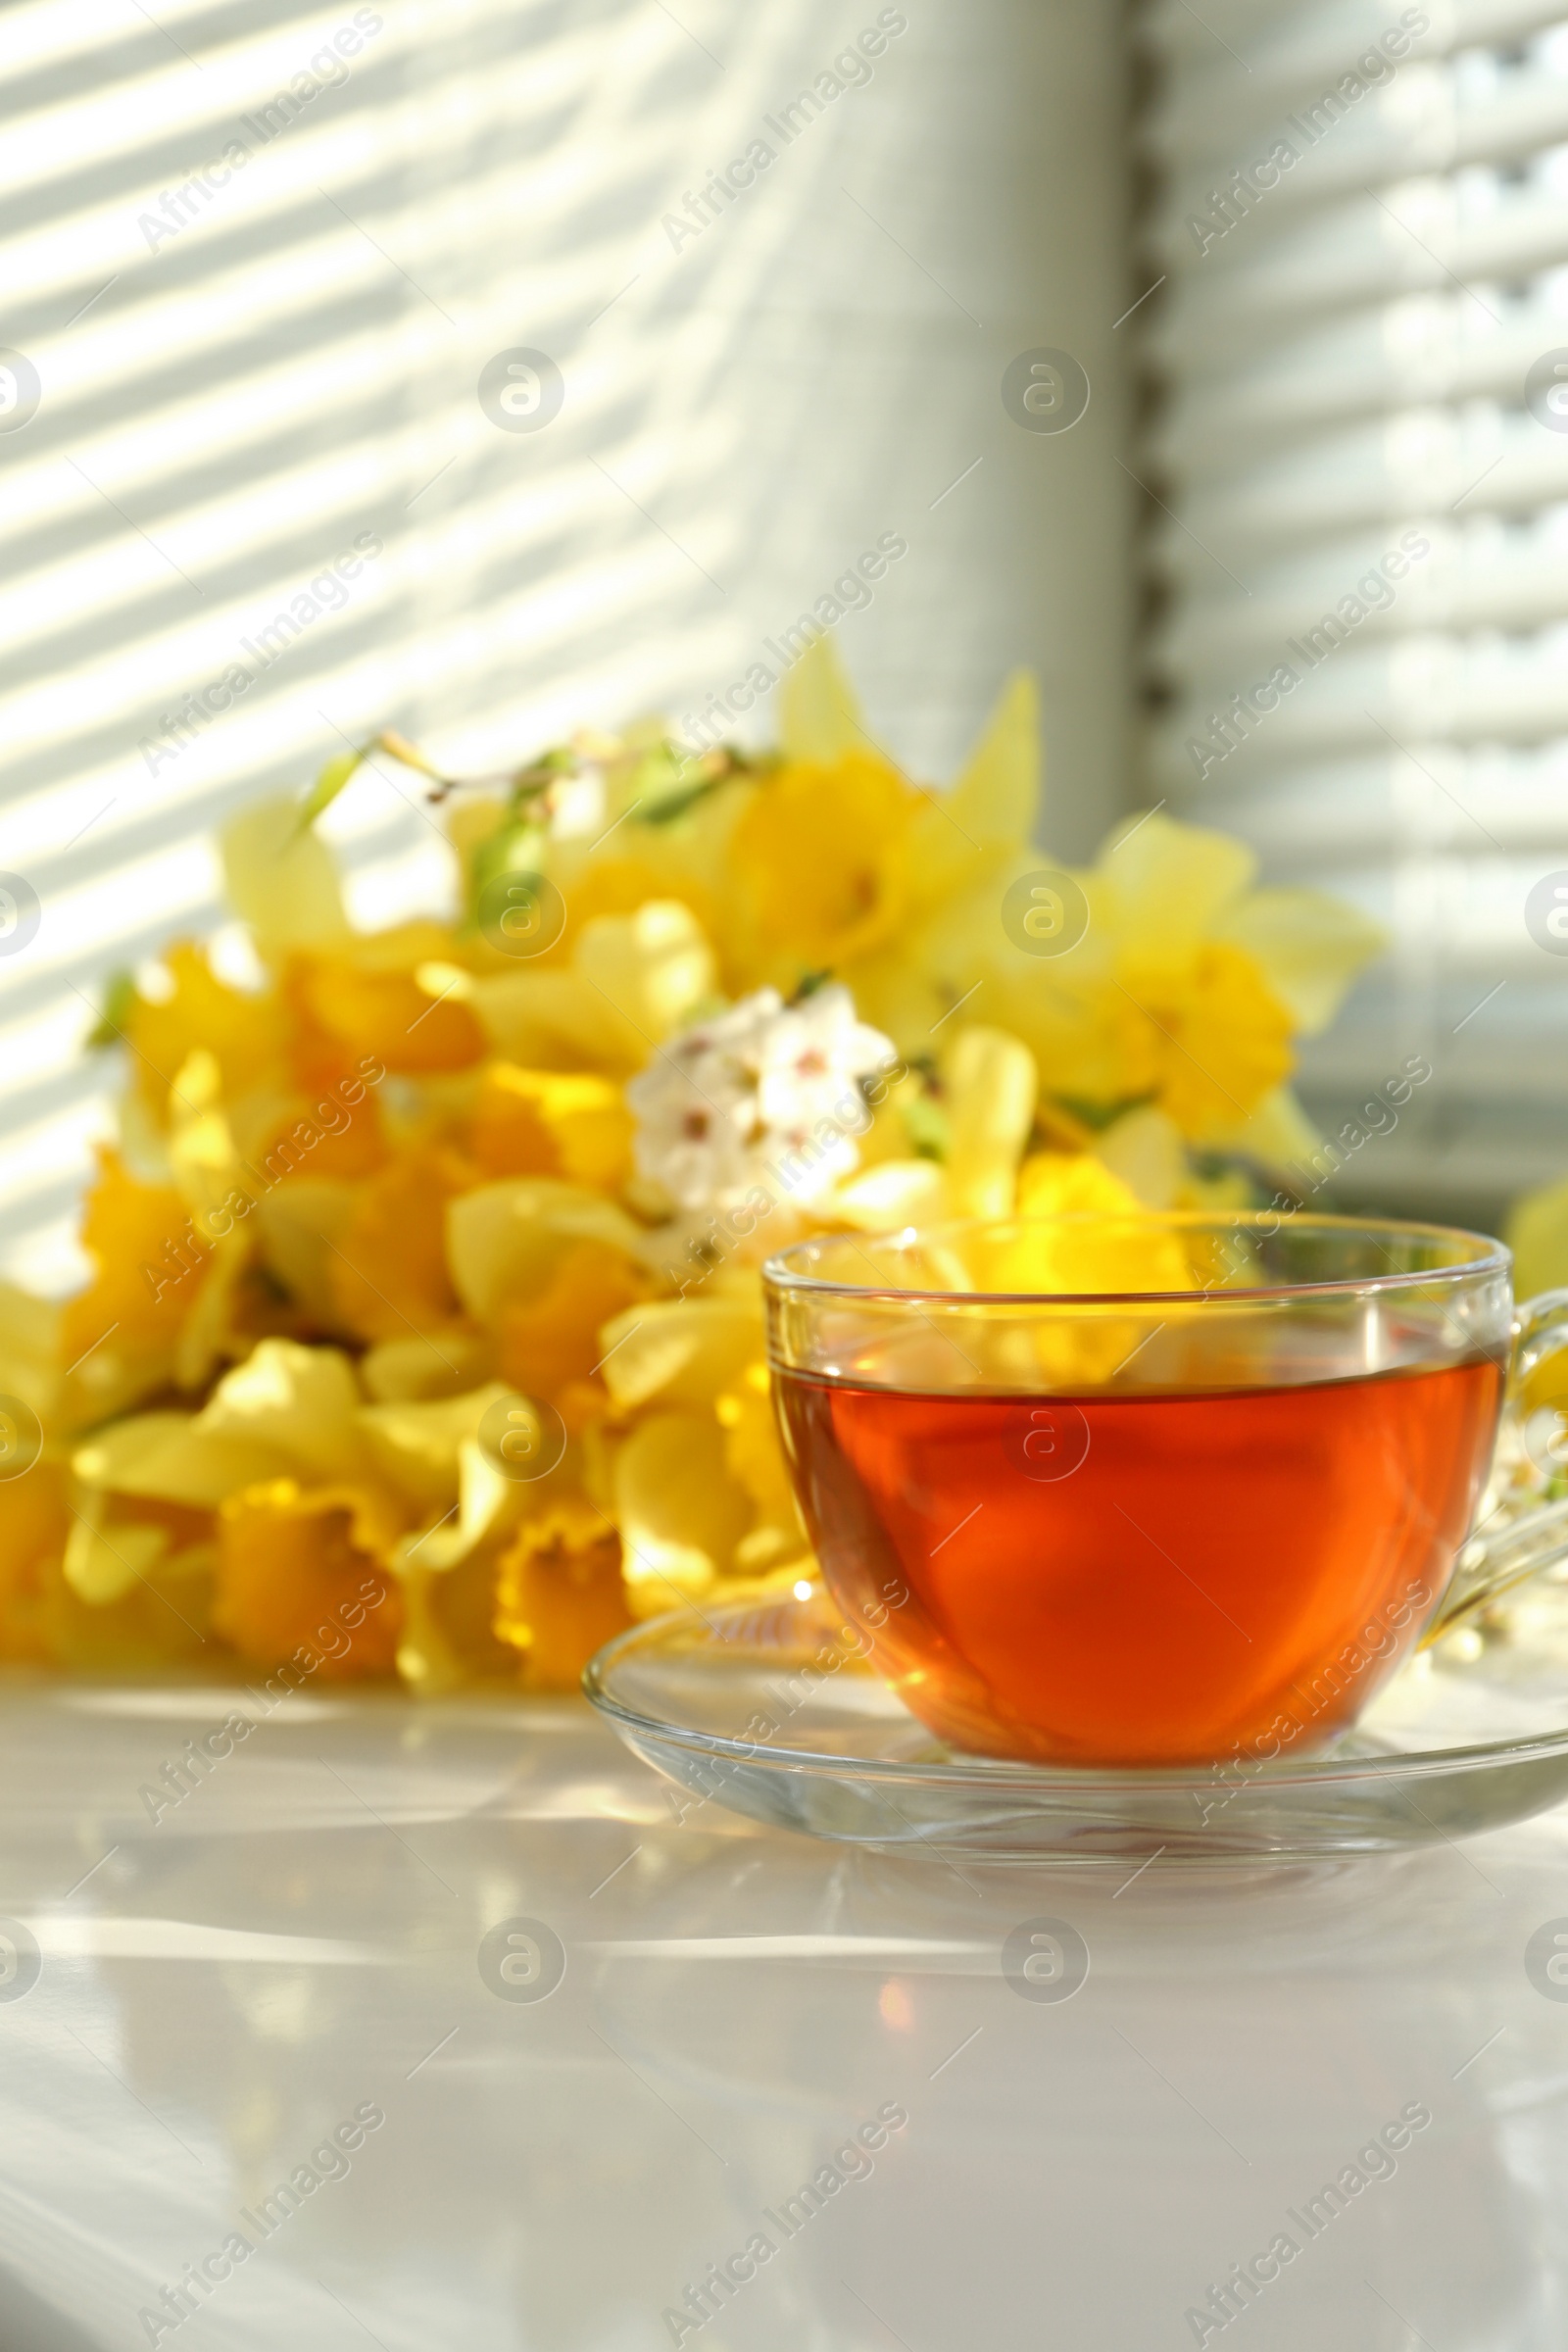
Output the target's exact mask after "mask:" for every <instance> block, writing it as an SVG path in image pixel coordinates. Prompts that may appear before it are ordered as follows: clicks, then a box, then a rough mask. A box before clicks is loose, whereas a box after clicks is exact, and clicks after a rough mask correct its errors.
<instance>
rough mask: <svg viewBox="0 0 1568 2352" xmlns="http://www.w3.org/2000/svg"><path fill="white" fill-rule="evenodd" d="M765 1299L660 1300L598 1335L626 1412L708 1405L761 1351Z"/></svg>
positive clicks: (608, 1380)
mask: <svg viewBox="0 0 1568 2352" xmlns="http://www.w3.org/2000/svg"><path fill="white" fill-rule="evenodd" d="M761 1336H762V1310H761V1299H760V1294H759V1295H758V1296H757V1297H756V1298H755V1299H746V1300H736V1299H651V1300H649V1301H648V1302H647V1303H646V1304H645V1305H641V1306H632V1307H628V1308H627V1309H626V1311H625V1313H624V1314H620V1315H616V1316H614V1317H613V1319H612V1321H610V1322H609V1323H607V1324H606V1325H605V1326H604V1328H603V1330H602V1331H601V1332H600V1334H599V1337H600V1341H601V1344H602V1345H603V1347H604V1349H605V1357H604V1373H603V1376H604V1380H605V1384H606V1386H607V1387H608V1389H609V1391H610V1394H611V1397H612V1398H613V1402H614V1403H615V1405H616V1407H617V1408H618V1409H619V1410H620V1411H622V1412H629V1411H632V1410H634V1409H635V1408H636V1407H637V1406H639V1405H644V1404H648V1403H650V1402H651V1401H652V1400H653V1399H654V1398H655V1397H658V1398H659V1399H660V1400H661V1401H662V1402H663V1403H666V1404H683V1405H702V1404H711V1402H712V1400H713V1398H714V1397H717V1396H718V1395H719V1393H720V1392H721V1391H722V1390H724V1389H726V1388H728V1387H729V1386H730V1384H731V1383H732V1382H733V1381H734V1380H736V1379H737V1378H738V1377H739V1375H740V1374H741V1373H742V1372H743V1371H744V1369H745V1367H746V1366H747V1364H749V1363H750V1362H751V1361H752V1360H753V1359H754V1357H755V1356H757V1354H758V1353H759V1352H760V1342H761Z"/></svg>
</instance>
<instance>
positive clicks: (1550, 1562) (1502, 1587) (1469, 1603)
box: [1420, 1291, 1568, 1649]
mask: <svg viewBox="0 0 1568 2352" xmlns="http://www.w3.org/2000/svg"><path fill="white" fill-rule="evenodd" d="M1565 1348H1568V1291H1543V1292H1542V1294H1541V1296H1540V1297H1539V1298H1538V1299H1530V1300H1529V1301H1528V1302H1527V1303H1526V1304H1525V1305H1523V1306H1521V1307H1520V1308H1519V1309H1518V1311H1517V1312H1516V1314H1515V1316H1514V1323H1513V1346H1512V1349H1511V1352H1510V1355H1509V1361H1508V1390H1507V1396H1506V1398H1505V1400H1504V1403H1503V1408H1502V1422H1501V1426H1500V1427H1499V1429H1498V1432H1497V1464H1498V1467H1499V1469H1500V1470H1501V1472H1502V1476H1503V1478H1504V1479H1506V1478H1507V1477H1508V1475H1509V1470H1510V1465H1516V1464H1518V1463H1519V1462H1521V1461H1526V1460H1528V1459H1529V1456H1528V1454H1527V1453H1526V1450H1525V1443H1524V1422H1525V1411H1524V1402H1523V1397H1524V1390H1525V1386H1526V1383H1527V1382H1528V1381H1529V1379H1530V1377H1531V1375H1532V1373H1534V1372H1535V1371H1536V1370H1537V1369H1538V1368H1539V1367H1540V1366H1541V1365H1542V1364H1544V1362H1545V1361H1546V1359H1547V1357H1548V1356H1552V1355H1556V1354H1559V1353H1560V1352H1561V1351H1562V1350H1563V1349H1565ZM1563 1470H1564V1473H1565V1474H1568V1456H1565V1458H1564V1462H1563ZM1537 1475H1538V1478H1539V1470H1538V1473H1537ZM1498 1483H1499V1482H1498V1478H1497V1476H1496V1475H1494V1478H1493V1480H1492V1482H1491V1485H1490V1486H1489V1488H1488V1494H1489V1495H1491V1497H1492V1500H1491V1504H1490V1507H1489V1508H1487V1509H1486V1511H1485V1512H1484V1515H1483V1517H1482V1518H1481V1520H1480V1521H1479V1522H1478V1524H1477V1526H1476V1528H1475V1530H1474V1532H1473V1533H1472V1534H1471V1536H1470V1539H1469V1541H1468V1542H1467V1543H1466V1544H1464V1546H1463V1547H1462V1549H1461V1550H1460V1553H1459V1556H1458V1558H1457V1560H1456V1561H1455V1562H1454V1568H1453V1574H1452V1576H1451V1577H1450V1578H1449V1580H1448V1586H1447V1590H1446V1592H1445V1593H1444V1595H1443V1599H1442V1602H1441V1604H1440V1606H1439V1609H1438V1613H1437V1615H1436V1616H1435V1617H1434V1618H1433V1620H1432V1623H1431V1624H1430V1625H1429V1626H1428V1627H1427V1630H1426V1632H1425V1633H1424V1634H1423V1635H1422V1637H1421V1642H1420V1647H1421V1648H1423V1649H1425V1648H1427V1647H1428V1646H1429V1645H1430V1644H1431V1643H1432V1642H1441V1641H1442V1640H1443V1637H1444V1636H1445V1634H1451V1633H1452V1632H1453V1630H1454V1627H1455V1626H1456V1625H1460V1624H1462V1623H1463V1622H1464V1620H1465V1619H1466V1618H1467V1617H1471V1616H1474V1614H1475V1613H1476V1611H1477V1610H1478V1609H1484V1608H1485V1607H1486V1606H1487V1605H1488V1603H1489V1602H1490V1601H1493V1600H1495V1599H1496V1598H1497V1596H1498V1594H1499V1593H1507V1592H1509V1591H1511V1590H1512V1588H1513V1587H1514V1586H1515V1585H1522V1584H1524V1583H1525V1582H1526V1580H1527V1579H1528V1578H1530V1577H1532V1576H1539V1575H1540V1574H1541V1572H1542V1570H1543V1569H1544V1568H1550V1567H1553V1566H1555V1564H1556V1563H1557V1562H1558V1561H1559V1560H1568V1496H1564V1497H1561V1498H1559V1499H1558V1500H1556V1501H1553V1502H1544V1503H1538V1504H1536V1505H1535V1507H1534V1508H1526V1509H1520V1508H1518V1507H1517V1506H1515V1507H1512V1508H1510V1504H1509V1496H1508V1492H1507V1489H1506V1487H1504V1488H1503V1490H1502V1491H1501V1492H1498V1491H1497V1490H1498ZM1524 1491H1525V1492H1526V1493H1528V1485H1527V1484H1526V1485H1525V1489H1524Z"/></svg>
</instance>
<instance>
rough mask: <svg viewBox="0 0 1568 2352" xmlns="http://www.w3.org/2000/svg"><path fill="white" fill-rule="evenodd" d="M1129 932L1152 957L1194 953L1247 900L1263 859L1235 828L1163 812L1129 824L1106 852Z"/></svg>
mask: <svg viewBox="0 0 1568 2352" xmlns="http://www.w3.org/2000/svg"><path fill="white" fill-rule="evenodd" d="M1100 871H1101V873H1102V874H1103V876H1104V878H1105V880H1106V881H1107V882H1108V883H1109V884H1110V886H1111V889H1112V891H1113V893H1114V899H1115V907H1116V915H1117V920H1118V925H1119V928H1120V930H1121V932H1122V934H1123V936H1124V937H1125V938H1127V939H1129V940H1132V941H1135V942H1137V943H1138V945H1139V947H1140V950H1141V952H1144V953H1146V954H1147V955H1148V956H1149V957H1150V959H1151V960H1156V959H1157V960H1158V961H1161V962H1164V961H1166V960H1169V959H1171V958H1174V957H1178V956H1185V955H1187V954H1190V953H1191V951H1192V949H1193V948H1194V947H1196V945H1197V943H1198V942H1199V940H1200V939H1201V938H1202V937H1203V936H1204V934H1205V933H1207V932H1209V931H1211V930H1212V929H1213V927H1214V925H1215V923H1216V921H1217V920H1218V918H1219V917H1220V915H1221V914H1222V912H1224V911H1226V910H1227V909H1229V908H1230V907H1232V906H1233V905H1234V903H1235V901H1237V900H1238V899H1240V897H1241V895H1242V893H1243V892H1244V891H1245V890H1247V889H1248V887H1249V886H1250V882H1251V879H1252V876H1253V874H1254V873H1255V872H1256V871H1257V858H1256V855H1255V853H1254V852H1253V851H1251V850H1250V849H1249V848H1248V847H1247V845H1246V843H1245V842H1240V841H1233V840H1232V838H1231V837H1230V835H1229V834H1228V833H1210V832H1205V831H1204V830H1203V829H1202V828H1201V826H1198V825H1182V824H1178V823H1177V822H1176V821H1175V820H1174V818H1172V817H1168V816H1165V815H1163V814H1161V812H1160V811H1159V810H1158V809H1155V810H1154V811H1153V812H1152V814H1151V815H1149V816H1146V817H1144V818H1143V819H1142V820H1141V821H1139V822H1138V823H1135V824H1134V825H1132V826H1131V827H1130V828H1129V827H1125V826H1124V827H1122V828H1121V829H1120V830H1119V831H1118V833H1117V835H1116V836H1114V837H1113V838H1112V839H1111V840H1110V841H1108V842H1107V843H1106V845H1105V847H1104V848H1103V850H1102V852H1101V855H1100Z"/></svg>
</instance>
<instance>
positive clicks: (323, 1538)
mask: <svg viewBox="0 0 1568 2352" xmlns="http://www.w3.org/2000/svg"><path fill="white" fill-rule="evenodd" d="M395 1533H396V1530H395V1528H394V1527H393V1526H392V1525H390V1524H389V1523H388V1522H387V1521H386V1520H385V1519H384V1518H382V1517H380V1516H378V1515H377V1513H376V1512H375V1510H374V1509H373V1508H371V1507H369V1506H368V1503H367V1500H366V1498H365V1496H364V1495H363V1494H361V1493H358V1492H356V1491H353V1490H349V1491H343V1490H339V1489H337V1488H333V1487H321V1488H317V1489H315V1490H311V1491H307V1490H305V1489H303V1488H302V1487H301V1486H300V1484H299V1482H298V1481H297V1480H296V1479H292V1478H279V1479H271V1480H269V1481H268V1482H267V1483H266V1484H265V1485H262V1486H256V1487H245V1488H243V1489H242V1490H241V1491H240V1493H239V1494H237V1495H230V1496H229V1498H228V1500H227V1501H226V1502H225V1503H224V1504H223V1507H222V1509H221V1511H220V1513H219V1515H218V1566H217V1585H216V1594H215V1598H214V1603H213V1625H214V1628H215V1630H216V1631H217V1632H218V1633H219V1634H221V1636H222V1638H223V1639H224V1641H226V1642H229V1643H230V1644H231V1645H232V1647H233V1648H234V1650H235V1651H236V1652H237V1653H238V1655H239V1656H240V1657H242V1658H246V1659H249V1660H251V1661H252V1662H253V1663H255V1664H257V1665H260V1666H272V1665H276V1664H278V1663H280V1662H281V1661H282V1660H284V1659H286V1658H288V1657H290V1656H292V1655H294V1654H295V1653H296V1652H297V1651H299V1650H302V1649H304V1650H307V1651H309V1652H310V1653H311V1654H312V1655H314V1656H315V1657H316V1659H317V1666H316V1667H313V1669H312V1671H313V1672H316V1671H319V1673H320V1675H321V1677H322V1679H323V1680H324V1681H327V1682H335V1681H348V1680H351V1679H352V1680H359V1679H361V1678H363V1677H365V1676H367V1675H374V1674H384V1673H385V1672H386V1671H387V1670H388V1668H389V1667H390V1666H391V1664H392V1661H393V1658H394V1656H395V1655H396V1652H397V1643H398V1636H399V1633H400V1632H401V1630H402V1623H403V1599H402V1594H401V1593H400V1592H399V1591H398V1589H397V1586H396V1583H395V1580H394V1579H393V1577H392V1575H391V1573H390V1571H389V1570H388V1568H387V1566H386V1559H387V1555H388V1553H389V1551H390V1549H391V1545H392V1542H393V1540H394V1536H395Z"/></svg>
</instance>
